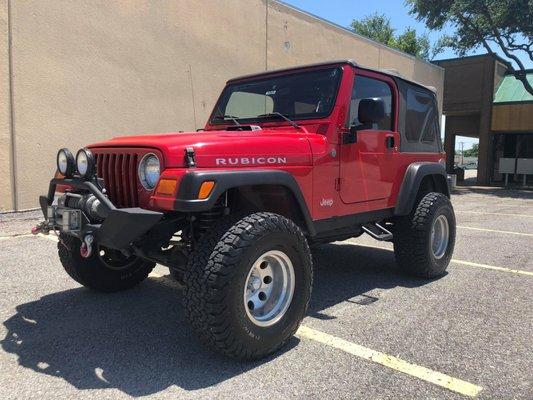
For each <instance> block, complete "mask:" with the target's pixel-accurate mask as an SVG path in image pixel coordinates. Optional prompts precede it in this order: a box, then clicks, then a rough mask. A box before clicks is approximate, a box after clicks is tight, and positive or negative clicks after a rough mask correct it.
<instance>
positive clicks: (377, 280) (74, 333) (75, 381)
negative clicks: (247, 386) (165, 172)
mask: <svg viewBox="0 0 533 400" xmlns="http://www.w3.org/2000/svg"><path fill="white" fill-rule="evenodd" d="M314 259H315V279H314V289H313V290H314V292H313V298H312V302H311V306H310V310H309V316H310V317H315V318H326V319H327V318H330V317H329V316H328V315H327V308H328V307H331V306H332V305H335V304H338V303H340V302H343V301H347V300H348V299H352V298H353V297H354V296H358V295H364V294H365V293H366V292H368V291H369V290H372V289H374V288H392V287H395V286H408V287H414V286H420V285H423V284H425V283H427V282H428V281H424V280H416V279H410V278H406V277H404V276H403V275H400V274H399V273H398V272H397V271H396V270H395V267H394V256H393V254H392V253H391V252H390V251H386V250H379V249H371V248H365V247H358V246H356V245H325V246H321V247H319V248H318V249H316V250H315V251H314ZM180 296H181V290H179V286H178V285H177V284H176V283H174V282H172V281H171V280H170V279H169V278H166V277H163V278H156V279H148V280H146V281H145V282H143V284H141V285H139V287H137V288H134V289H132V290H129V291H126V292H122V293H116V294H111V295H103V294H98V293H94V292H92V291H89V290H86V289H84V288H76V289H71V290H66V291H63V292H57V293H53V294H49V295H46V296H44V297H42V298H40V299H39V300H37V301H32V302H29V303H25V304H20V305H19V306H17V307H16V313H15V314H14V315H13V316H11V317H10V318H9V319H7V320H6V321H4V325H5V327H6V329H7V331H8V333H7V335H6V337H5V338H4V339H3V340H2V341H0V345H1V346H2V349H3V350H4V351H6V352H8V353H12V354H15V355H17V357H18V362H19V364H20V365H22V366H24V367H26V368H30V369H32V370H34V371H35V372H38V373H41V374H47V375H51V376H55V377H60V378H62V379H64V380H65V381H67V382H68V383H70V384H71V385H73V386H74V387H76V388H77V389H81V390H84V389H104V388H116V389H118V390H120V391H122V392H124V393H126V394H128V395H131V396H135V397H137V396H145V395H150V394H154V393H157V392H159V391H162V390H164V389H166V388H168V387H169V386H172V385H177V386H179V387H181V388H183V389H185V390H196V389H200V388H205V387H209V386H212V385H216V384H218V383H220V382H223V381H225V380H227V379H230V378H231V377H234V376H237V375H240V374H242V373H244V372H246V371H248V370H250V369H253V368H256V367H257V366H259V365H261V364H263V363H268V362H270V361H272V359H274V358H275V357H279V356H280V355H281V354H283V352H286V351H289V350H290V349H291V348H292V347H294V346H296V345H297V344H298V342H299V341H298V339H297V338H293V339H292V340H291V341H290V343H289V346H287V347H286V348H285V349H284V351H283V352H282V353H278V354H276V355H274V356H272V357H270V358H267V359H265V360H261V361H257V362H247V363H245V362H238V361H235V360H230V359H226V358H224V357H222V356H219V355H217V354H216V353H213V352H211V351H210V350H208V349H206V348H205V347H204V346H203V345H202V344H201V343H199V342H198V341H197V339H196V338H195V337H194V335H193V334H192V332H191V331H190V330H189V328H188V326H187V324H186V321H185V320H184V319H185V318H184V314H183V310H182V307H181V302H180V300H181V299H180ZM378 301H379V300H378Z"/></svg>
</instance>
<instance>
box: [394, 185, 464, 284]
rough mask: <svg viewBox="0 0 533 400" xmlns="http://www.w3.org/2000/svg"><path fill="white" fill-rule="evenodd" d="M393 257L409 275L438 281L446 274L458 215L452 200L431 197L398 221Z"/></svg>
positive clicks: (429, 195) (443, 196) (424, 199)
mask: <svg viewBox="0 0 533 400" xmlns="http://www.w3.org/2000/svg"><path fill="white" fill-rule="evenodd" d="M395 225H396V226H395V229H394V239H393V240H394V255H395V257H396V262H397V263H398V265H399V267H400V268H401V269H402V270H404V271H406V272H407V273H409V274H410V275H414V276H418V277H421V278H428V279H429V278H436V277H438V276H441V275H443V274H444V272H445V271H446V268H447V267H448V264H449V263H450V260H451V258H452V253H453V249H454V245H455V214H454V212H453V207H452V204H451V202H450V199H449V198H448V197H446V196H445V195H443V194H441V193H428V194H426V195H425V196H424V197H423V198H422V199H421V200H420V201H419V203H418V204H417V205H416V207H415V209H414V210H413V212H412V213H411V215H409V216H405V217H401V218H398V220H397V221H396V224H395Z"/></svg>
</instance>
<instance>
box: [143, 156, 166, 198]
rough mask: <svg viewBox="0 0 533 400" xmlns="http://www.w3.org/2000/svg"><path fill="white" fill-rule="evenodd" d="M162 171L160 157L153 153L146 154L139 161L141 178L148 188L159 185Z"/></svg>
mask: <svg viewBox="0 0 533 400" xmlns="http://www.w3.org/2000/svg"><path fill="white" fill-rule="evenodd" d="M160 173H161V164H160V162H159V158H157V156H156V155H155V154H153V153H149V154H146V155H145V156H144V157H143V158H142V160H141V162H140V163H139V180H140V181H141V184H142V185H143V187H144V188H145V189H146V190H152V189H153V188H155V185H157V181H158V180H159V175H160Z"/></svg>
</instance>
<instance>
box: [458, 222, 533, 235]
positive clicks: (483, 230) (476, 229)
mask: <svg viewBox="0 0 533 400" xmlns="http://www.w3.org/2000/svg"><path fill="white" fill-rule="evenodd" d="M457 228H461V229H471V230H473V231H482V232H493V233H503V234H506V235H518V236H531V237H533V233H523V232H514V231H499V230H496V229H486V228H474V227H471V226H464V225H457Z"/></svg>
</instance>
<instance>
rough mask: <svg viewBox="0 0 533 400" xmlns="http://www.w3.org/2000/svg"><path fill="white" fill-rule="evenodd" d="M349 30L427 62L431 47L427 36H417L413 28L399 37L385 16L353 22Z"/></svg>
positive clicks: (373, 16)
mask: <svg viewBox="0 0 533 400" xmlns="http://www.w3.org/2000/svg"><path fill="white" fill-rule="evenodd" d="M350 28H351V29H352V30H353V31H354V32H355V33H357V34H359V35H361V36H365V37H367V38H369V39H372V40H375V41H376V42H379V43H383V44H385V45H387V46H389V47H393V48H395V49H398V50H401V51H403V52H405V53H408V54H411V55H413V56H415V57H419V58H423V59H425V60H428V59H429V58H430V52H431V46H430V43H429V39H428V36H427V35H420V36H419V35H417V33H416V30H415V29H414V28H411V27H408V28H406V29H405V31H404V32H403V33H401V34H399V35H396V30H395V29H394V28H393V27H392V25H391V22H390V19H389V18H387V17H386V16H385V14H378V13H375V14H372V15H369V16H366V17H365V18H363V19H362V20H359V21H358V20H355V19H354V20H353V21H352V23H351V24H350Z"/></svg>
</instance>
